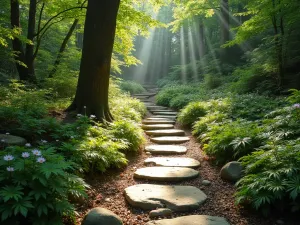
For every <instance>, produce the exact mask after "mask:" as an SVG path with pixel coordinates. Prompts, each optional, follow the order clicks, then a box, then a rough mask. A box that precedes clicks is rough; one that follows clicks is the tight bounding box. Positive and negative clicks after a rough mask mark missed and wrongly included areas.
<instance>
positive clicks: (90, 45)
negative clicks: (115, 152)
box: [69, 0, 120, 122]
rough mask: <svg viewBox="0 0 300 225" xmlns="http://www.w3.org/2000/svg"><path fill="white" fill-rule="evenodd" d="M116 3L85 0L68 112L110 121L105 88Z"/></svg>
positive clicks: (107, 81) (113, 35)
mask: <svg viewBox="0 0 300 225" xmlns="http://www.w3.org/2000/svg"><path fill="white" fill-rule="evenodd" d="M119 5H120V0H102V1H99V0H89V1H88V7H87V14H86V21H85V27H84V37H83V49H82V58H81V65H80V73H79V79H78V85H77V91H76V95H75V99H74V101H73V103H72V105H71V106H70V107H69V110H76V111H77V112H78V113H85V112H86V113H87V115H91V114H93V115H95V116H96V117H97V119H98V120H100V121H102V122H106V121H108V122H111V121H112V120H113V117H112V115H111V113H110V111H109V105H108V89H109V77H110V68H111V57H112V51H113V44H114V38H115V30H116V20H117V14H118V10H119Z"/></svg>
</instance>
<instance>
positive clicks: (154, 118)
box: [146, 116, 175, 122]
mask: <svg viewBox="0 0 300 225" xmlns="http://www.w3.org/2000/svg"><path fill="white" fill-rule="evenodd" d="M146 120H157V121H158V120H168V121H174V122H175V119H168V118H164V117H158V116H155V117H153V116H152V117H148V118H146Z"/></svg>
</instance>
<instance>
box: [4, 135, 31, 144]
mask: <svg viewBox="0 0 300 225" xmlns="http://www.w3.org/2000/svg"><path fill="white" fill-rule="evenodd" d="M0 141H1V144H3V145H5V146H10V145H19V146H23V145H25V144H26V143H27V141H26V140H25V139H24V138H22V137H18V136H14V135H10V134H0Z"/></svg>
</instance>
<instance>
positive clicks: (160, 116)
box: [152, 114, 177, 120]
mask: <svg viewBox="0 0 300 225" xmlns="http://www.w3.org/2000/svg"><path fill="white" fill-rule="evenodd" d="M176 117H177V116H169V115H161V114H159V115H153V116H152V118H165V119H170V120H176Z"/></svg>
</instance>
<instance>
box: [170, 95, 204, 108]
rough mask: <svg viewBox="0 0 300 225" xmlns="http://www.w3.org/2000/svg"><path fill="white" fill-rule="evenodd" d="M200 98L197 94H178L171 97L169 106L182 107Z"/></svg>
mask: <svg viewBox="0 0 300 225" xmlns="http://www.w3.org/2000/svg"><path fill="white" fill-rule="evenodd" d="M199 99H200V96H199V94H186V95H179V96H176V97H175V98H173V99H172V100H171V101H170V107H171V108H173V109H177V110H179V109H182V108H184V107H185V106H186V105H188V104H189V103H190V102H194V101H197V100H199Z"/></svg>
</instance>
